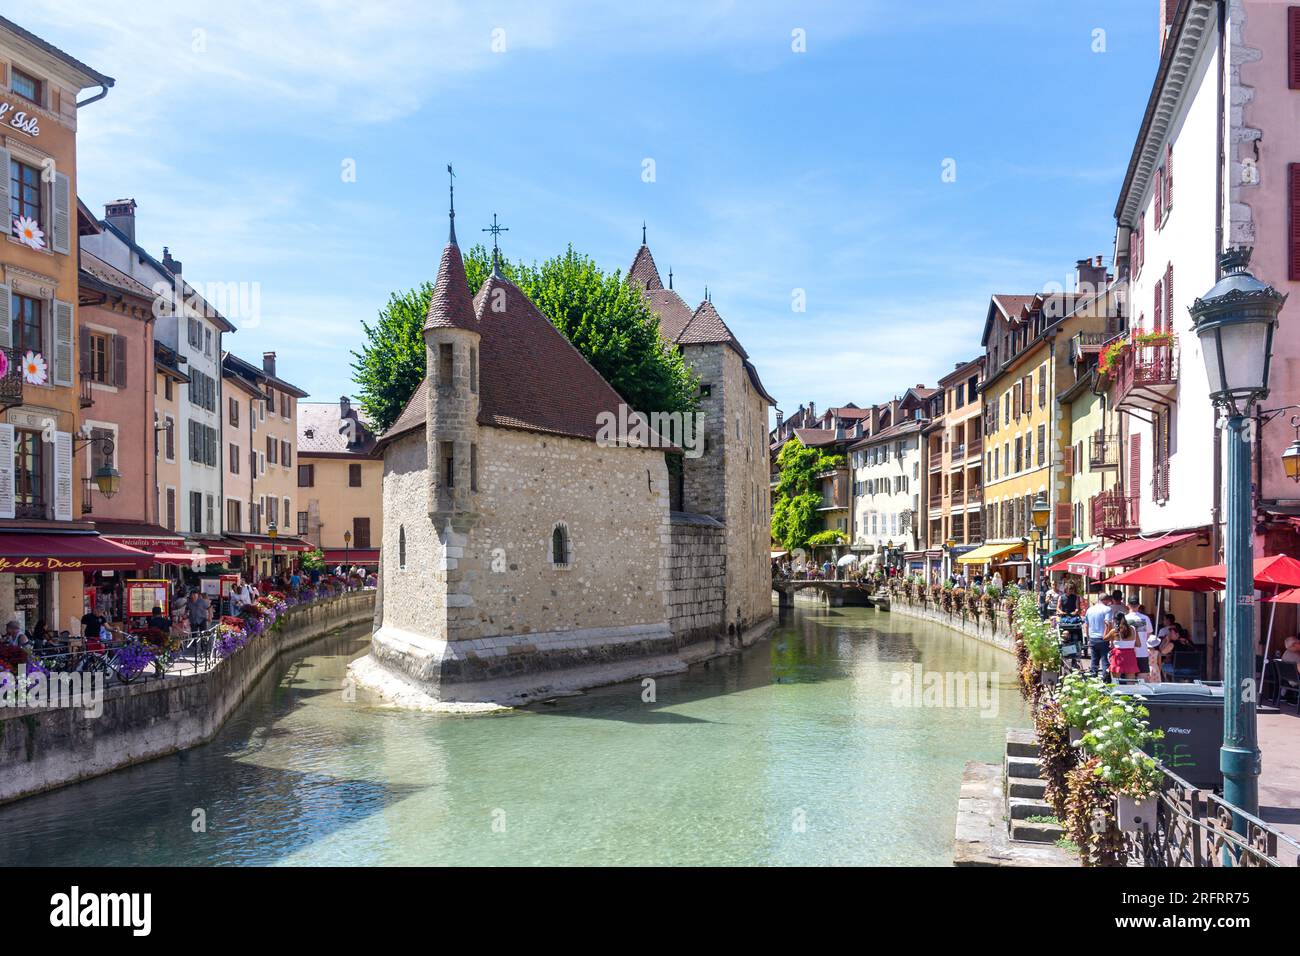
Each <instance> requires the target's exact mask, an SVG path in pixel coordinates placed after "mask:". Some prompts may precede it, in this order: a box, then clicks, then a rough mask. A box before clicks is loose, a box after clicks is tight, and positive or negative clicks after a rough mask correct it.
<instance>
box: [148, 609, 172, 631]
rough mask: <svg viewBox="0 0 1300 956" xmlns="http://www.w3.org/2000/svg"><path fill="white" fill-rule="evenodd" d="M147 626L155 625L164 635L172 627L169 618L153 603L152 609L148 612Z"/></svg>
mask: <svg viewBox="0 0 1300 956" xmlns="http://www.w3.org/2000/svg"><path fill="white" fill-rule="evenodd" d="M149 627H156V628H157V629H158V630H160V631H162V633H163V634H164V635H166V634H170V633H171V629H172V622H171V619H170V618H168V617H167V616H166V615H164V614H163V612H162V608H160V607H159V606H158V605H156V604H155V605H154V607H153V610H152V611H150V612H149Z"/></svg>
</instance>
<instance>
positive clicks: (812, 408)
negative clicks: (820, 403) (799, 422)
mask: <svg viewBox="0 0 1300 956" xmlns="http://www.w3.org/2000/svg"><path fill="white" fill-rule="evenodd" d="M804 424H805V425H808V426H810V427H811V426H814V425H816V424H817V406H816V405H814V404H813V403H812V402H809V403H808V421H806V422H804Z"/></svg>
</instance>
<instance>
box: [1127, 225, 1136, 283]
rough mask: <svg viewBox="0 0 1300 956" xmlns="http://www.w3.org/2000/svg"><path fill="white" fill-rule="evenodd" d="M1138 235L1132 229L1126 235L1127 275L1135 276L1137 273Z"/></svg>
mask: <svg viewBox="0 0 1300 956" xmlns="http://www.w3.org/2000/svg"><path fill="white" fill-rule="evenodd" d="M1137 255H1138V234H1137V230H1136V229H1133V230H1130V231H1129V234H1128V271H1129V275H1137V271H1138V259H1137Z"/></svg>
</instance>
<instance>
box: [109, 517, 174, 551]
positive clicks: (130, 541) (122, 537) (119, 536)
mask: <svg viewBox="0 0 1300 956" xmlns="http://www.w3.org/2000/svg"><path fill="white" fill-rule="evenodd" d="M95 530H96V531H98V532H99V535H100V537H103V538H108V539H109V540H110V541H116V542H117V543H118V544H124V545H126V546H127V547H128V548H139V549H140V550H141V551H154V552H158V551H180V550H182V549H183V548H184V545H185V538H184V537H183V536H182V535H181V534H179V533H178V532H175V531H169V530H168V529H166V528H164V527H163V526H162V525H157V524H145V523H141V522H135V521H109V520H104V519H97V520H96V521H95Z"/></svg>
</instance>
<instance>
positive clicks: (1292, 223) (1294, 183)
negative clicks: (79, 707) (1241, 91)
mask: <svg viewBox="0 0 1300 956" xmlns="http://www.w3.org/2000/svg"><path fill="white" fill-rule="evenodd" d="M1286 179H1287V212H1288V222H1287V249H1286V253H1287V262H1288V263H1289V264H1290V270H1289V273H1290V274H1289V278H1290V279H1291V281H1292V282H1300V163H1288V164H1287V167H1286ZM5 327H6V328H8V323H5Z"/></svg>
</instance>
